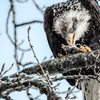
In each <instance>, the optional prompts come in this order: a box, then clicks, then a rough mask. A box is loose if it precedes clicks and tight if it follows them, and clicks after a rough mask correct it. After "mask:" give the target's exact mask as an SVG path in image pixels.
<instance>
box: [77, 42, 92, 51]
mask: <svg viewBox="0 0 100 100" xmlns="http://www.w3.org/2000/svg"><path fill="white" fill-rule="evenodd" d="M77 47H78V48H79V49H81V50H82V51H83V52H90V51H91V49H90V48H89V47H88V46H87V45H83V46H82V45H81V44H77Z"/></svg>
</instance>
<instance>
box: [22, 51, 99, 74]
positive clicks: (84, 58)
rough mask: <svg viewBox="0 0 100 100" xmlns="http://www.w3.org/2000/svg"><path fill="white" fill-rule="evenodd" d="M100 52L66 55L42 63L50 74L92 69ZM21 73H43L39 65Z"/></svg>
mask: <svg viewBox="0 0 100 100" xmlns="http://www.w3.org/2000/svg"><path fill="white" fill-rule="evenodd" d="M98 51H99V50H95V51H92V52H87V53H83V52H82V53H77V54H73V55H66V56H64V57H60V58H56V59H53V60H50V61H47V62H44V63H42V64H41V65H42V67H43V69H44V71H47V70H48V71H49V74H59V73H65V72H67V71H70V70H75V69H80V68H89V67H92V66H93V65H94V63H95V60H96V55H97V54H98ZM96 62H97V66H100V57H98V59H97V61H96ZM21 72H23V73H27V74H36V73H37V72H38V73H41V74H42V72H41V69H40V67H39V65H36V66H32V67H29V68H26V69H24V70H22V71H21Z"/></svg>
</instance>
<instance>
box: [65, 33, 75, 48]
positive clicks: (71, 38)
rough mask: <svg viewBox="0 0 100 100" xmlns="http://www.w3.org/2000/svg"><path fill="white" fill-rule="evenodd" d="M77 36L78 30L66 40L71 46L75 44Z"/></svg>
mask: <svg viewBox="0 0 100 100" xmlns="http://www.w3.org/2000/svg"><path fill="white" fill-rule="evenodd" d="M75 36H76V32H74V33H73V34H72V33H71V34H69V35H68V38H67V39H66V42H67V44H68V45H69V46H71V47H72V46H75V42H76V41H75Z"/></svg>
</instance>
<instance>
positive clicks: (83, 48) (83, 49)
mask: <svg viewBox="0 0 100 100" xmlns="http://www.w3.org/2000/svg"><path fill="white" fill-rule="evenodd" d="M79 48H80V49H81V50H82V51H85V52H87V50H86V49H85V47H83V46H80V47H79Z"/></svg>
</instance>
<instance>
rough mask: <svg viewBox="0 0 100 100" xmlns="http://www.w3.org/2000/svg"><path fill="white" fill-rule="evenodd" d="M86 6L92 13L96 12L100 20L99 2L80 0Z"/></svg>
mask: <svg viewBox="0 0 100 100" xmlns="http://www.w3.org/2000/svg"><path fill="white" fill-rule="evenodd" d="M79 1H80V2H81V3H82V4H83V5H84V6H85V8H87V9H88V10H89V11H90V13H91V15H92V14H94V16H95V17H96V18H97V19H98V21H99V22H100V6H99V5H98V2H97V1H96V0H79Z"/></svg>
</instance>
